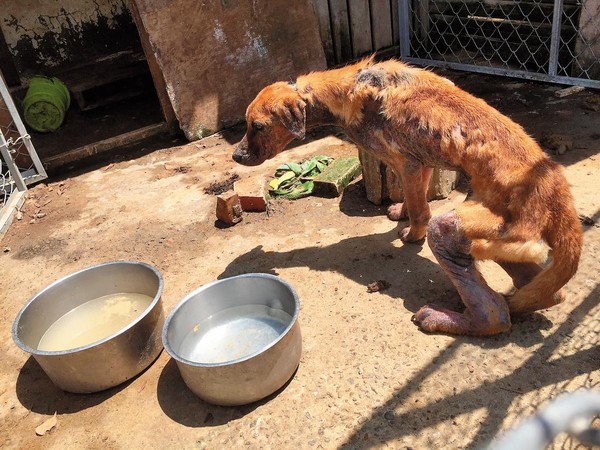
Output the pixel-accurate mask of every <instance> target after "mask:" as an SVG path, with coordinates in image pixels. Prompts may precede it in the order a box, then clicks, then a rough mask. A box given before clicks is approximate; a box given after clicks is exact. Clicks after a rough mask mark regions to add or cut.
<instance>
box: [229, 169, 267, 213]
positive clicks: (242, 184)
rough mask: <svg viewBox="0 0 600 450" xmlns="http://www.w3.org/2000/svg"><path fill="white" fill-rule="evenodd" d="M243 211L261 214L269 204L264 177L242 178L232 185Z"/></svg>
mask: <svg viewBox="0 0 600 450" xmlns="http://www.w3.org/2000/svg"><path fill="white" fill-rule="evenodd" d="M233 190H234V191H235V193H236V194H237V195H238V196H239V198H240V204H241V205H242V210H243V211H253V212H263V211H266V210H267V205H268V203H269V190H268V188H267V182H266V180H265V177H264V176H258V177H252V178H244V179H241V180H238V181H236V182H235V184H234V185H233Z"/></svg>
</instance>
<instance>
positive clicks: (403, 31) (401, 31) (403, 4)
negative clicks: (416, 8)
mask: <svg viewBox="0 0 600 450" xmlns="http://www.w3.org/2000/svg"><path fill="white" fill-rule="evenodd" d="M408 2H409V0H398V35H399V37H400V56H401V57H402V58H408V57H409V56H410V9H409V5H408Z"/></svg>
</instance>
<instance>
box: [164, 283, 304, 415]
mask: <svg viewBox="0 0 600 450" xmlns="http://www.w3.org/2000/svg"><path fill="white" fill-rule="evenodd" d="M299 311H300V302H299V300H298V296H297V294H296V292H295V291H294V289H293V288H292V286H290V285H289V284H288V283H287V282H285V281H283V280H282V279H280V278H278V277H276V276H273V275H268V274H260V273H259V274H246V275H239V276H235V277H231V278H226V279H223V280H219V281H216V282H213V283H211V284H208V285H205V286H203V287H201V288H200V289H198V290H196V291H194V292H192V293H191V294H189V295H188V296H187V297H186V298H184V299H183V300H182V301H181V303H179V305H177V306H176V307H175V309H174V310H173V311H172V312H171V314H169V316H168V317H167V320H166V321H165V326H164V331H163V345H164V347H165V349H166V350H167V352H168V353H169V354H170V355H171V356H172V357H173V358H174V359H175V361H176V362H177V366H178V367H179V371H180V373H181V376H182V378H183V380H184V382H185V384H186V385H187V386H188V387H189V388H190V389H191V390H192V392H194V393H195V394H196V395H197V396H198V397H200V398H201V399H203V400H205V401H207V402H209V403H213V404H216V405H243V404H247V403H252V402H255V401H257V400H260V399H262V398H264V397H266V396H268V395H270V394H272V393H273V392H275V391H276V390H277V389H279V388H281V387H282V386H283V385H284V384H285V383H286V382H287V381H288V380H289V379H290V378H291V377H292V375H293V374H294V371H295V370H296V368H297V367H298V364H299V362H300V354H301V352H302V338H301V334H300V325H299V323H298V313H299Z"/></svg>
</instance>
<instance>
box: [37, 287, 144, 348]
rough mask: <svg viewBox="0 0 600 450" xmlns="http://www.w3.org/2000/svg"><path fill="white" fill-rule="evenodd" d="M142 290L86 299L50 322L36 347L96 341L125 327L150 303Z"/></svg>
mask: <svg viewBox="0 0 600 450" xmlns="http://www.w3.org/2000/svg"><path fill="white" fill-rule="evenodd" d="M152 300H153V298H152V297H150V296H148V295H144V294H135V293H120V294H110V295H105V296H102V297H98V298H95V299H93V300H90V301H88V302H86V303H84V304H82V305H80V306H78V307H77V308H75V309H72V310H71V311H69V312H68V313H67V314H65V315H64V316H62V317H60V318H59V319H58V320H57V321H56V322H54V323H53V324H52V325H51V326H50V328H48V330H47V331H46V332H45V333H44V335H43V336H42V339H41V340H40V343H39V344H38V350H42V351H61V350H69V349H72V348H77V347H83V346H86V345H89V344H92V343H94V342H97V341H100V340H102V339H104V338H105V337H108V336H110V335H111V334H114V333H116V332H117V331H119V330H121V329H123V328H125V327H126V326H127V325H129V324H130V323H131V322H132V321H133V320H135V319H136V318H137V317H139V316H140V314H141V313H142V312H144V311H145V310H146V308H147V307H148V306H149V305H150V303H152Z"/></svg>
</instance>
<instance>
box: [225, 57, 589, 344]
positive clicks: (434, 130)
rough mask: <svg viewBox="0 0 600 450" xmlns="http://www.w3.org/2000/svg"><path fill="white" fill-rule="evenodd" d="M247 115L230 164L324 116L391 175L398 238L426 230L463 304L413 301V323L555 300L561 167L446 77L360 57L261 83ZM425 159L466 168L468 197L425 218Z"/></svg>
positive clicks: (565, 227) (562, 243)
mask: <svg viewBox="0 0 600 450" xmlns="http://www.w3.org/2000/svg"><path fill="white" fill-rule="evenodd" d="M246 120H247V124H248V129H247V132H246V135H245V136H244V138H243V140H242V141H241V142H240V144H239V146H238V147H237V149H236V150H235V152H234V154H233V159H234V160H235V161H237V162H239V163H241V164H245V165H257V164H261V163H262V162H263V161H265V160H266V159H269V158H272V157H274V156H275V155H277V154H278V153H279V152H281V151H282V150H283V149H284V148H285V146H286V145H287V144H288V143H289V142H290V141H292V140H293V139H295V138H296V139H302V138H304V134H305V130H306V129H309V128H312V127H316V126H320V125H325V124H332V125H338V126H340V127H342V128H344V130H345V131H346V134H347V135H348V136H349V137H350V139H352V140H353V141H354V142H355V143H356V144H358V145H359V146H361V147H363V148H364V149H365V150H366V151H369V152H371V153H372V154H373V155H374V156H375V157H376V158H378V159H380V160H382V161H383V162H384V163H385V164H387V165H388V166H389V167H391V168H392V169H393V170H394V171H395V172H396V173H397V174H398V175H399V177H400V179H401V180H402V187H403V190H404V195H405V202H404V206H405V209H406V211H407V212H408V217H409V225H410V226H409V227H407V228H405V229H404V230H401V232H400V237H401V238H402V240H403V241H405V242H414V241H419V240H421V239H423V238H424V237H425V234H426V232H427V234H428V243H429V246H430V247H431V249H432V251H433V253H434V255H435V256H436V258H437V260H438V262H439V264H440V266H441V267H442V268H443V270H444V271H445V273H446V274H447V275H448V277H449V278H450V280H452V283H453V284H454V286H456V289H457V290H458V292H459V294H460V296H461V298H462V301H463V302H464V304H465V306H466V309H465V311H464V312H463V313H458V312H454V311H449V310H447V309H442V308H439V307H435V306H423V307H422V308H421V309H420V310H419V311H418V312H417V313H416V314H415V315H414V317H413V321H414V322H415V323H416V324H417V325H418V326H419V327H420V328H421V329H422V330H425V331H429V332H444V333H451V334H468V335H492V334H496V333H501V332H504V331H507V330H508V329H509V328H510V326H511V322H510V313H521V312H529V311H535V310H539V309H544V308H548V307H550V306H552V305H555V304H557V303H559V302H561V301H562V300H563V295H562V293H561V292H559V291H560V289H561V287H562V286H563V285H565V283H567V281H568V280H569V279H570V278H571V277H572V276H573V275H574V274H575V272H576V270H577V265H578V262H579V257H580V253H581V246H582V232H581V226H580V224H579V220H578V217H577V214H576V212H575V209H574V207H573V200H572V197H571V194H570V191H569V186H568V184H567V181H566V179H565V177H564V175H563V171H562V168H561V167H560V166H559V165H558V164H556V163H555V162H553V161H552V160H550V158H549V157H548V156H546V154H545V153H544V152H543V151H542V150H541V148H540V147H539V146H538V144H537V143H536V142H535V141H534V140H533V139H532V138H531V137H530V136H528V135H527V134H526V133H525V131H524V130H523V128H521V127H520V126H519V125H517V124H515V123H514V122H513V121H511V120H510V119H509V118H507V117H505V116H504V115H502V114H500V113H499V112H498V111H496V110H495V109H494V108H492V107H491V106H489V105H487V104H486V103H485V102H484V101H483V100H480V99H478V98H475V97H473V96H471V95H470V94H468V93H466V92H464V91H462V90H461V89H459V88H458V87H456V86H454V84H453V83H452V82H450V81H448V80H446V79H445V78H442V77H440V76H437V75H435V74H433V73H431V72H428V71H425V70H421V69H417V68H414V67H410V66H408V65H405V64H403V63H401V62H398V61H385V62H379V63H376V62H374V61H373V60H372V59H367V60H364V61H361V62H359V63H357V64H354V65H350V66H347V67H343V68H340V69H334V70H329V71H325V72H316V73H310V74H308V75H305V76H302V77H299V78H298V79H297V81H296V82H295V83H286V82H278V83H274V84H272V85H270V86H268V87H266V88H264V89H263V90H262V91H261V92H260V93H259V94H258V96H257V97H256V99H255V100H254V101H253V102H252V103H251V104H250V106H249V107H248V110H247V112H246ZM432 167H443V168H447V169H452V170H459V171H462V172H463V173H465V174H466V175H467V176H468V177H469V178H470V180H471V190H472V195H471V196H470V197H469V198H468V199H467V200H466V201H465V202H464V203H462V204H461V205H460V206H458V207H457V208H456V210H454V211H452V212H449V213H447V214H443V215H441V216H437V217H434V218H431V219H430V217H431V214H430V210H429V206H428V204H427V201H426V196H425V193H426V189H427V186H428V183H429V178H430V176H431V170H432V169H431V168H432ZM399 211H400V210H399V209H398V208H396V209H395V210H393V211H392V213H395V214H396V215H398V212H399ZM428 224H429V227H428ZM485 259H491V260H494V261H496V262H498V263H499V264H500V266H501V267H502V268H503V269H504V270H505V271H506V272H507V273H508V274H509V275H510V277H511V278H512V279H513V282H514V285H515V287H516V288H517V291H516V292H515V294H514V295H512V296H509V297H506V298H505V297H504V296H502V295H500V294H499V293H497V292H495V291H493V290H492V289H491V288H490V287H489V286H488V285H487V283H486V282H485V280H484V279H483V277H482V276H481V274H480V273H479V271H478V270H477V268H476V267H475V260H485ZM549 259H551V264H549V265H548V264H545V263H547V262H548V260H549ZM540 264H545V267H544V268H543V269H542V267H541V266H540Z"/></svg>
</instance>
